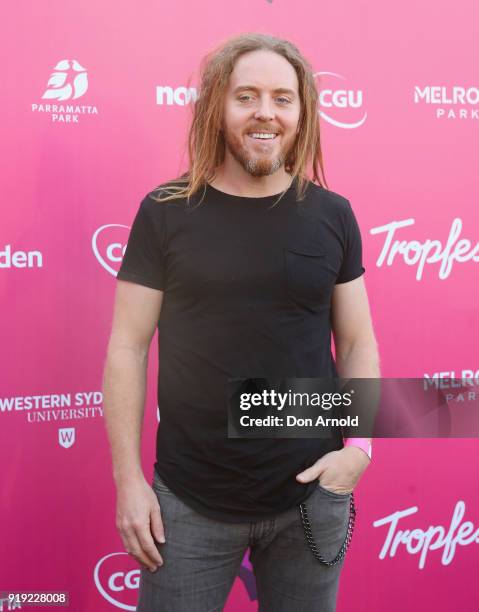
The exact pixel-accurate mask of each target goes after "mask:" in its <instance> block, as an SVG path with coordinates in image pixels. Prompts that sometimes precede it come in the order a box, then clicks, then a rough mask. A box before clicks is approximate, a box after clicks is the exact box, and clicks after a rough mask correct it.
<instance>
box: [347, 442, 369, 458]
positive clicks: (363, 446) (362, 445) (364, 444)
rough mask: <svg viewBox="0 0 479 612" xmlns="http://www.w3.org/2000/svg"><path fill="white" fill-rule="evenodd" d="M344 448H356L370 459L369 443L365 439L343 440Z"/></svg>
mask: <svg viewBox="0 0 479 612" xmlns="http://www.w3.org/2000/svg"><path fill="white" fill-rule="evenodd" d="M344 446H357V447H358V448H360V449H361V450H363V451H364V452H365V453H366V455H367V456H368V457H369V458H370V459H371V442H370V441H369V440H368V439H367V438H345V440H344Z"/></svg>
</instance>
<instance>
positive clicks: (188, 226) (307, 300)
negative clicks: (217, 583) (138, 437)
mask: <svg viewBox="0 0 479 612" xmlns="http://www.w3.org/2000/svg"><path fill="white" fill-rule="evenodd" d="M200 191H201V193H200V194H199V195H198V196H197V197H195V198H193V199H192V200H190V204H189V205H187V204H186V199H181V200H173V201H167V202H155V201H154V200H153V199H152V198H151V195H155V192H152V193H150V194H148V195H146V196H145V198H144V199H143V201H142V202H141V205H140V208H139V210H138V212H137V214H136V217H135V219H134V223H133V226H132V228H131V232H130V236H129V240H128V244H127V248H126V252H125V255H124V258H123V262H122V265H121V268H120V271H119V272H118V275H117V278H119V279H122V280H127V281H131V282H134V283H139V284H141V285H145V286H147V287H151V288H153V289H160V290H162V291H164V296H163V303H162V308H161V313H160V319H159V322H158V332H159V333H158V341H159V372H158V374H159V375H158V405H159V408H160V415H161V421H160V424H159V427H158V432H157V441H156V442H157V444H156V454H157V456H156V463H155V469H156V470H157V472H158V474H159V475H160V477H161V478H162V479H163V480H164V482H165V483H166V485H167V486H168V487H169V488H170V489H171V490H172V491H173V493H175V494H176V495H177V496H178V497H180V498H181V499H182V500H183V501H184V502H185V503H186V504H188V505H190V506H191V507H192V508H193V509H195V510H196V511H197V512H200V513H202V514H204V515H206V516H209V517H212V518H216V519H219V520H223V521H227V522H238V521H254V520H261V519H265V518H270V517H272V516H274V515H275V514H277V513H278V512H282V511H285V510H287V509H289V508H291V507H292V506H294V505H297V504H299V503H301V502H302V501H304V500H305V499H306V498H307V497H308V496H309V495H310V494H311V493H312V492H313V490H314V488H315V486H316V482H314V481H313V482H312V483H308V484H301V483H298V482H297V481H296V479H295V476H296V474H298V473H299V472H300V471H302V470H304V469H306V468H307V467H309V466H311V465H312V464H313V463H314V462H315V461H316V460H317V459H319V457H321V456H322V455H324V454H325V453H327V452H330V451H332V450H336V449H339V448H341V447H342V445H343V444H342V439H341V437H340V436H338V438H337V439H331V440H328V439H311V438H310V439H291V438H289V439H278V438H276V439H240V438H228V437H227V381H228V378H263V377H264V378H266V377H273V378H276V377H289V378H295V377H298V378H314V377H336V376H337V375H338V373H337V370H336V367H335V363H334V359H333V356H332V354H331V326H330V314H331V311H330V306H331V304H330V302H331V295H332V292H333V289H334V285H335V284H337V283H344V282H348V281H351V280H353V279H354V278H357V277H358V276H360V275H361V274H363V272H364V268H363V266H362V247H361V235H360V231H359V228H358V225H357V222H356V219H355V216H354V213H353V211H352V209H351V206H350V204H349V202H348V200H346V199H345V198H343V197H342V196H340V195H338V194H336V193H334V192H331V191H328V190H326V189H323V188H321V187H319V186H317V185H315V184H314V183H312V182H309V183H308V188H307V191H306V196H305V198H304V200H301V201H297V200H296V197H295V182H293V184H292V185H291V187H290V188H289V189H288V191H287V192H286V194H285V195H284V196H283V197H282V199H281V200H280V201H279V202H278V203H277V204H276V205H275V206H272V205H273V204H274V203H275V201H276V200H277V196H268V197H260V198H245V197H240V196H234V195H229V194H226V193H224V192H221V191H218V190H217V189H215V188H213V187H212V186H210V185H208V186H207V188H206V193H205V197H204V199H203V202H202V203H201V204H199V206H198V205H197V204H198V201H199V199H200V197H201V196H202V195H203V192H202V190H200Z"/></svg>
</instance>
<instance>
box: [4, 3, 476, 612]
mask: <svg viewBox="0 0 479 612" xmlns="http://www.w3.org/2000/svg"><path fill="white" fill-rule="evenodd" d="M2 12H3V13H5V14H3V15H1V19H0V23H1V27H2V29H3V30H4V31H3V32H2V36H1V40H2V46H3V48H4V58H5V59H6V60H7V61H6V62H4V64H3V65H4V68H3V74H2V86H3V95H2V97H1V100H2V117H1V121H2V128H3V129H2V138H1V143H2V200H3V205H2V222H1V226H0V231H1V234H0V287H1V293H2V299H3V310H2V317H1V322H0V326H1V327H0V333H1V338H2V360H1V389H0V422H1V432H2V443H1V445H0V453H1V455H0V457H1V465H2V471H1V474H2V487H1V494H2V498H1V501H2V503H1V508H0V513H1V514H0V516H1V523H0V524H1V538H0V541H1V543H2V555H1V557H0V590H2V589H22V590H66V591H69V592H70V598H71V602H72V603H71V606H70V608H71V609H72V610H75V611H77V610H78V611H84V610H85V611H103V610H105V611H106V610H112V609H116V608H118V609H122V610H133V609H134V602H135V601H136V597H137V586H138V567H137V565H136V563H135V561H134V560H132V559H131V558H130V557H128V556H127V555H126V554H125V553H123V552H122V551H123V547H122V544H121V540H120V538H119V535H118V534H117V531H116V528H115V506H114V504H115V491H114V486H113V482H112V478H111V471H110V457H109V449H108V445H107V440H106V435H105V429H104V423H103V422H102V397H101V379H102V371H103V363H104V358H105V352H106V345H107V341H108V337H109V331H110V322H111V314H112V306H113V296H114V288H115V277H114V274H115V271H116V270H118V267H119V263H120V260H121V255H122V249H123V248H124V246H125V244H126V240H127V236H128V227H129V225H130V223H131V221H132V219H133V215H134V214H135V212H136V209H137V207H138V205H139V202H140V200H141V198H142V197H143V196H144V194H145V193H147V191H149V190H150V189H152V188H153V187H154V186H156V185H157V184H158V183H159V182H161V181H163V180H165V179H167V178H169V177H172V176H174V175H177V174H178V172H179V171H180V170H181V169H183V164H184V162H185V159H186V157H185V156H184V145H185V142H186V130H187V126H188V121H189V117H190V111H191V106H190V105H189V102H190V101H191V100H192V99H194V91H191V90H190V91H189V90H187V89H186V87H187V85H188V80H189V77H191V86H192V87H196V86H197V85H198V81H197V67H198V64H199V61H200V58H201V57H202V56H203V55H204V54H205V52H207V51H208V50H209V49H210V48H211V47H213V46H215V45H216V44H217V43H219V42H220V41H221V40H222V39H224V38H226V37H228V36H230V35H232V34H237V33H240V32H245V31H262V32H268V33H273V34H276V35H279V36H282V37H285V38H288V39H290V40H292V41H294V42H295V43H296V44H297V45H298V46H299V47H300V49H301V50H302V51H303V52H304V54H305V55H306V56H307V57H308V58H309V59H310V61H311V63H312V65H313V67H314V70H315V72H317V73H318V82H319V84H320V86H321V88H322V103H323V113H322V128H323V142H324V154H325V160H326V176H327V179H328V182H329V186H330V188H331V189H332V190H334V191H337V192H339V193H340V194H342V195H344V196H346V197H347V198H348V199H350V201H351V203H352V205H353V209H354V210H355V212H356V215H357V217H358V220H359V223H360V226H361V230H362V235H363V242H364V253H365V255H364V259H365V267H366V270H367V272H366V282H367V286H368V290H369V295H370V301H371V307H372V312H373V317H374V322H375V328H376V334H377V338H378V341H379V346H380V351H381V357H382V373H383V375H384V376H418V377H422V376H425V375H428V376H433V375H435V374H436V375H438V376H456V377H460V376H461V375H462V374H463V372H464V371H466V370H467V371H471V372H472V373H474V375H475V376H476V379H477V378H478V377H479V360H478V358H477V346H476V344H477V338H478V328H479V325H478V309H477V287H476V286H475V284H474V282H475V281H476V279H477V274H478V269H479V266H478V263H479V254H478V248H477V241H478V238H479V220H478V215H477V196H475V195H474V194H475V193H476V191H475V190H476V189H477V186H478V179H477V176H478V175H477V143H478V138H477V136H478V125H479V123H478V118H479V111H478V100H479V90H478V87H479V83H478V81H477V35H478V31H477V21H478V19H479V11H478V8H477V3H475V2H473V1H472V0H457V1H456V2H455V3H453V4H451V3H450V2H437V1H433V0H423V2H421V3H415V2H412V0H406V2H403V3H396V4H394V3H390V2H382V1H380V0H372V1H371V2H368V3H365V2H355V1H353V0H349V1H346V2H345V1H344V0H335V2H322V3H318V2H317V1H316V0H296V1H295V2H287V1H286V0H271V1H266V0H244V1H242V2H224V1H219V0H209V2H204V3H199V2H193V1H192V0H189V1H185V0H180V1H178V2H171V3H168V2H155V1H152V0H147V1H144V2H139V3H118V2H112V1H107V2H103V3H95V2H93V1H91V0H90V1H85V2H82V3H70V2H64V1H62V2H60V1H58V0H52V1H50V2H48V3H38V2H24V3H7V4H6V5H5V6H4V7H2ZM162 87H163V88H166V89H164V90H162V89H161V88H162ZM55 107H56V108H55ZM408 220H409V221H408ZM393 221H396V222H402V221H408V224H407V225H402V224H400V227H398V228H397V229H396V230H395V233H394V235H393V236H391V235H390V234H388V233H387V232H386V231H385V230H384V226H387V225H388V224H391V223H392V222H393ZM380 228H383V230H381V229H380ZM388 237H389V238H390V244H388V242H387V240H386V239H387V238H388ZM396 240H397V241H399V242H400V244H399V246H400V250H399V251H398V250H397V248H396V247H397V246H398V245H397V244H396V247H395V246H394V243H395V241H396ZM428 240H429V241H436V242H432V243H431V242H427V241H428ZM395 249H396V250H395ZM401 249H402V251H401ZM153 347H154V343H153ZM156 359H157V355H156V350H155V348H152V354H151V355H150V371H149V388H148V405H147V411H146V416H145V431H144V454H143V459H144V469H145V473H146V475H147V477H148V478H150V477H151V474H152V466H153V462H154V439H155V436H154V434H155V428H156V425H157V412H156V397H155V384H156V381H155V377H156ZM29 398H36V399H29ZM62 430H65V431H62ZM478 450H479V443H478V440H476V439H470V440H447V441H446V440H429V441H423V440H409V441H401V440H395V441H386V440H379V441H377V442H376V443H375V444H374V454H373V464H372V466H371V467H370V469H369V470H368V471H367V472H366V474H365V475H364V477H363V479H362V481H361V483H360V485H359V486H358V489H357V502H358V509H359V512H358V523H357V529H356V531H355V534H354V537H353V541H352V545H351V549H350V552H348V555H347V559H346V563H345V568H344V572H343V575H342V581H341V587H340V596H339V606H338V610H339V611H340V612H345V611H349V610H354V611H358V612H363V611H364V612H366V611H367V612H379V611H383V610H388V611H389V612H399V611H401V612H402V611H403V610H404V609H408V607H410V606H413V605H414V606H415V609H419V610H427V611H429V610H434V611H446V610H452V609H456V608H457V609H461V610H476V609H478V607H479V594H478V590H477V588H476V585H477V578H476V571H475V568H476V567H477V562H478V546H477V544H478V543H479V532H478V527H479V519H478V512H477V510H478V507H479V488H478V479H477V457H478ZM395 513H400V514H399V515H395ZM401 513H402V514H401ZM388 517H389V518H388ZM394 517H396V522H395V523H391V521H392V520H393V518H394ZM388 521H389V522H388ZM391 525H392V527H390V526H391ZM441 527H442V530H441ZM412 530H415V531H412ZM4 609H7V608H6V606H4ZM225 609H226V610H227V611H228V612H234V611H238V612H239V611H250V610H251V611H252V610H256V609H257V604H256V600H255V595H254V581H253V580H252V575H251V572H250V567H249V565H248V562H247V559H245V562H244V568H243V571H242V574H241V576H240V577H238V579H237V580H236V582H235V585H234V588H233V591H232V593H231V596H230V598H229V600H228V603H227V606H226V608H225Z"/></svg>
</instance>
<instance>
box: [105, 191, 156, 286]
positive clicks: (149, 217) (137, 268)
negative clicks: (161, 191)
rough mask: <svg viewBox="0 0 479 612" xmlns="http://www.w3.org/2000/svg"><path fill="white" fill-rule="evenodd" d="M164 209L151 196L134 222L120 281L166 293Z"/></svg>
mask: <svg viewBox="0 0 479 612" xmlns="http://www.w3.org/2000/svg"><path fill="white" fill-rule="evenodd" d="M163 209H164V206H163V204H161V203H158V202H155V201H154V200H152V199H151V198H150V197H149V195H147V196H145V198H144V199H143V200H142V202H141V204H140V207H139V209H138V211H137V213H136V216H135V218H134V220H133V225H132V226H131V230H130V235H129V237H128V243H127V246H126V251H125V254H124V256H123V261H122V263H121V266H120V270H119V271H118V273H117V275H116V278H117V279H119V280H126V281H130V282H132V283H138V284H139V285H144V286H145V287H150V288H151V289H159V290H164V287H165V274H164V248H163V243H164V235H165V231H166V228H165V223H164V210H163Z"/></svg>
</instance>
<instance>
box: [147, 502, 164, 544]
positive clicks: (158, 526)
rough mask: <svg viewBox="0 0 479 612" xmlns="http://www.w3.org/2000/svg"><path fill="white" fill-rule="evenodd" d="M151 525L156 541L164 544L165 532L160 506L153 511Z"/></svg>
mask: <svg viewBox="0 0 479 612" xmlns="http://www.w3.org/2000/svg"><path fill="white" fill-rule="evenodd" d="M150 524H151V532H152V534H153V537H154V538H155V540H156V541H157V542H159V543H160V544H164V543H165V542H166V540H165V530H164V529H163V521H162V520H161V512H160V507H159V506H158V505H157V507H156V508H154V509H153V510H152V511H151V514H150Z"/></svg>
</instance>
